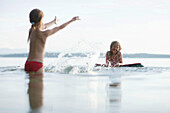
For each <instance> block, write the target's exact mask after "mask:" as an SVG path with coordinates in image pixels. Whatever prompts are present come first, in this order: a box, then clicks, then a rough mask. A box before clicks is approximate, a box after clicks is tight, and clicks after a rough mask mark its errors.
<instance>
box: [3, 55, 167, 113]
mask: <svg viewBox="0 0 170 113" xmlns="http://www.w3.org/2000/svg"><path fill="white" fill-rule="evenodd" d="M25 60H26V58H3V57H1V58H0V113H68V112H69V113H87V112H88V113H170V59H161V58H160V59H159V58H158V59H151V58H149V59H146V58H145V59H142V58H139V59H137V58H136V59H134V58H133V59H132V58H124V63H138V62H140V63H142V64H143V65H144V67H138V68H137V67H134V68H127V67H122V68H111V67H109V68H105V67H94V64H95V63H104V62H105V59H104V58H98V57H97V56H95V55H94V56H88V57H83V58H82V57H72V58H63V57H59V58H45V60H44V66H45V72H44V76H43V77H39V76H36V77H35V76H34V77H29V76H28V75H27V74H26V73H25V72H24V70H23V69H24V63H25ZM113 83H119V85H118V86H111V84H113Z"/></svg>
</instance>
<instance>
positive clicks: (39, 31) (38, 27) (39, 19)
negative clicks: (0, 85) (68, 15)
mask: <svg viewBox="0 0 170 113" xmlns="http://www.w3.org/2000/svg"><path fill="white" fill-rule="evenodd" d="M43 17H44V14H43V12H42V11H41V10H39V9H33V10H32V11H31V12H30V14H29V18H30V23H31V24H32V26H31V28H30V30H29V36H28V42H30V48H29V54H28V58H27V61H26V62H25V71H26V72H27V73H34V74H42V73H43V59H44V54H45V44H46V40H47V37H49V36H51V35H53V34H54V33H56V32H57V31H59V30H61V29H63V28H65V27H66V26H67V25H68V24H70V23H72V22H74V21H76V20H79V17H78V16H77V17H73V18H72V19H71V20H70V21H68V22H66V23H64V24H62V25H61V26H58V27H54V28H53V29H49V30H45V29H46V28H48V27H50V26H51V25H53V24H56V21H57V19H56V17H55V19H54V20H53V21H51V22H49V23H46V24H43Z"/></svg>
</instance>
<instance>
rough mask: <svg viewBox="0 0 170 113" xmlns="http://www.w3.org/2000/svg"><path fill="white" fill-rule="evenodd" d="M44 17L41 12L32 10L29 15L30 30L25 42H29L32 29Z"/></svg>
mask: <svg viewBox="0 0 170 113" xmlns="http://www.w3.org/2000/svg"><path fill="white" fill-rule="evenodd" d="M43 17H44V14H43V12H42V11H41V10H39V9H33V10H32V11H31V12H30V14H29V18H30V23H31V24H32V26H31V29H30V31H29V35H28V40H27V42H28V41H29V40H30V35H31V32H32V29H35V28H36V25H38V24H39V23H40V21H41V19H42V18H43Z"/></svg>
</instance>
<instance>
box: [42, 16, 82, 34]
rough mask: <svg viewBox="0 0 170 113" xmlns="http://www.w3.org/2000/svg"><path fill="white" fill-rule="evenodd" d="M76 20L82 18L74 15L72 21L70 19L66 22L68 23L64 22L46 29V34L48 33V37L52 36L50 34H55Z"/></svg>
mask: <svg viewBox="0 0 170 113" xmlns="http://www.w3.org/2000/svg"><path fill="white" fill-rule="evenodd" d="M76 20H80V19H79V17H78V16H76V17H73V18H72V19H71V20H70V21H68V22H66V23H64V24H62V25H60V26H58V27H55V28H53V29H50V30H46V31H45V34H46V35H47V37H48V36H50V35H53V34H54V33H56V32H57V31H59V30H61V29H63V28H65V27H66V26H67V25H69V24H70V23H72V22H74V21H76Z"/></svg>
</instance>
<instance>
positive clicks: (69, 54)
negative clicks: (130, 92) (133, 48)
mask: <svg viewBox="0 0 170 113" xmlns="http://www.w3.org/2000/svg"><path fill="white" fill-rule="evenodd" d="M91 54H93V53H81V52H78V53H65V54H64V55H62V57H88V56H89V55H91ZM59 55H60V52H57V53H53V52H50V53H49V52H46V54H45V57H47V58H50V57H54V58H58V56H59ZM27 56H28V53H16V54H3V55H0V57H27ZM104 57H105V53H100V58H104ZM123 58H170V55H169V54H148V53H136V54H123Z"/></svg>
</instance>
